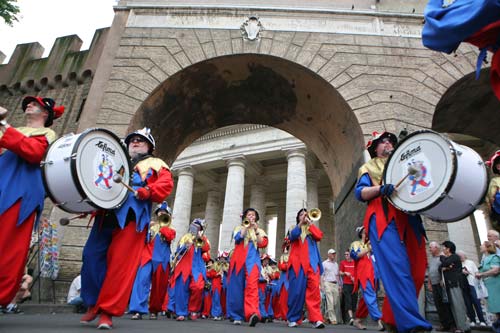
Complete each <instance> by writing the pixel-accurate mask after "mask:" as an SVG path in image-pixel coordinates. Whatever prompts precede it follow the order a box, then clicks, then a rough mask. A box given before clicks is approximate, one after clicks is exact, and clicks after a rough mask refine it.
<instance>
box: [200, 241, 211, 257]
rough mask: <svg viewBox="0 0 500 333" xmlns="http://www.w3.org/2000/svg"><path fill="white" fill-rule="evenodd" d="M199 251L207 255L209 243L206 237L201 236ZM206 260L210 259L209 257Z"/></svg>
mask: <svg viewBox="0 0 500 333" xmlns="http://www.w3.org/2000/svg"><path fill="white" fill-rule="evenodd" d="M201 251H202V252H207V253H208V251H210V242H209V241H208V238H207V236H203V246H202V247H201ZM208 259H210V255H209V258H208Z"/></svg>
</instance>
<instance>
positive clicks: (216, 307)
mask: <svg viewBox="0 0 500 333" xmlns="http://www.w3.org/2000/svg"><path fill="white" fill-rule="evenodd" d="M222 265H223V264H222V263H221V262H217V263H216V264H215V265H214V268H213V269H211V270H209V271H207V277H209V278H211V279H212V288H211V296H212V297H211V300H212V306H211V308H210V315H211V316H212V317H213V318H214V319H222V317H223V315H224V313H223V311H222V303H221V295H222V275H223V274H224V271H223V268H222Z"/></svg>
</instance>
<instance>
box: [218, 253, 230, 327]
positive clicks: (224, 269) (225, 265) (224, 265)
mask: <svg viewBox="0 0 500 333" xmlns="http://www.w3.org/2000/svg"><path fill="white" fill-rule="evenodd" d="M219 261H220V263H221V276H222V289H221V295H220V303H221V307H222V313H223V317H226V316H227V275H228V273H229V251H222V253H221V254H220V255H219Z"/></svg>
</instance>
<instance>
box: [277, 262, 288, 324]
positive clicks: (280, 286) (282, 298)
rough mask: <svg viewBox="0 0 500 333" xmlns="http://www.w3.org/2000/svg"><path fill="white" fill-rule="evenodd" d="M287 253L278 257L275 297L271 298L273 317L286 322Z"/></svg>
mask: <svg viewBox="0 0 500 333" xmlns="http://www.w3.org/2000/svg"><path fill="white" fill-rule="evenodd" d="M288 257H289V256H288V252H287V253H283V254H282V255H281V257H280V261H279V263H278V269H279V271H280V272H279V278H278V281H277V282H276V289H277V290H278V291H277V293H278V294H277V295H276V296H275V297H274V298H273V300H274V302H273V303H274V316H275V318H277V319H281V320H286V319H287V318H286V314H287V313H288V305H287V304H288V278H287V272H288Z"/></svg>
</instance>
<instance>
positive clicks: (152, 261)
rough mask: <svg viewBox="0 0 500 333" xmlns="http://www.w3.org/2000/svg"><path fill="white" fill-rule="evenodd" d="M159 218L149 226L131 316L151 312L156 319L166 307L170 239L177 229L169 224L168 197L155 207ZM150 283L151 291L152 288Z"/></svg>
mask: <svg viewBox="0 0 500 333" xmlns="http://www.w3.org/2000/svg"><path fill="white" fill-rule="evenodd" d="M155 215H156V217H157V218H156V221H151V223H150V226H149V241H148V242H147V243H146V244H145V245H144V249H143V251H142V256H141V263H140V265H139V269H138V270H137V274H136V277H135V281H134V286H133V288H132V294H131V295H130V303H129V312H130V313H133V315H132V319H133V320H137V319H142V315H143V314H145V313H147V312H148V298H149V313H150V315H149V319H153V320H154V319H157V318H158V312H161V311H163V310H164V309H163V302H164V300H165V294H166V293H167V285H168V280H169V275H170V243H171V242H172V240H174V239H175V230H174V229H172V228H171V227H170V225H171V222H172V212H171V210H170V207H168V204H167V202H166V201H163V202H162V203H161V204H160V205H158V207H157V208H156V210H155ZM150 286H151V291H150Z"/></svg>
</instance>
